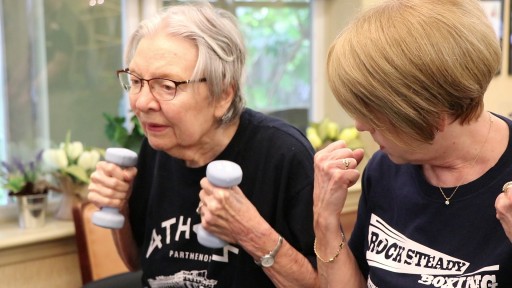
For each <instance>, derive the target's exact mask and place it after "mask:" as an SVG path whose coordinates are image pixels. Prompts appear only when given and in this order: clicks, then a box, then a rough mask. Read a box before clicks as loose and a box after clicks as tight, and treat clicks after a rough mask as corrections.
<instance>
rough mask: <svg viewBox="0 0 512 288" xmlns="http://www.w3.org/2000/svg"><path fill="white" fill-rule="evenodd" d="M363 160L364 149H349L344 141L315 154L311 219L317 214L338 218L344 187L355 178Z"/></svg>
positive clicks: (350, 184)
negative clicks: (313, 214) (312, 213)
mask: <svg viewBox="0 0 512 288" xmlns="http://www.w3.org/2000/svg"><path fill="white" fill-rule="evenodd" d="M363 157H364V150H362V149H356V150H352V149H349V148H347V146H346V144H345V142H344V141H336V142H334V143H332V144H330V145H328V146H327V147H325V148H324V149H322V150H320V151H318V152H317V153H316V154H315V183H314V194H313V200H314V201H313V202H314V205H313V210H314V211H315V217H317V216H318V215H319V214H322V215H331V216H333V217H335V218H338V217H339V215H340V213H341V210H342V208H343V206H344V205H345V200H346V198H347V192H348V187H350V186H352V185H354V184H355V183H356V182H357V180H358V179H359V176H360V173H359V171H358V170H357V169H356V167H357V166H358V164H359V163H360V162H361V160H362V159H363ZM317 220H318V219H317Z"/></svg>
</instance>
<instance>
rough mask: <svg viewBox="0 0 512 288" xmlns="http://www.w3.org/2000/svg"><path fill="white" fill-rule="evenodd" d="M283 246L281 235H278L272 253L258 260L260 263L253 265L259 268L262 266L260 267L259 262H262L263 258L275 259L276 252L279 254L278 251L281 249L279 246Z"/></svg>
mask: <svg viewBox="0 0 512 288" xmlns="http://www.w3.org/2000/svg"><path fill="white" fill-rule="evenodd" d="M282 245H283V237H281V235H279V238H278V239H277V244H276V247H274V249H273V250H272V251H270V252H269V253H268V254H266V255H264V256H262V257H261V258H260V261H256V260H255V261H254V263H256V264H257V265H258V266H260V267H263V265H261V262H262V261H263V259H264V258H266V257H267V258H268V257H272V258H275V257H276V255H277V252H279V249H281V246H282Z"/></svg>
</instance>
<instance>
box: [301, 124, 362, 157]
mask: <svg viewBox="0 0 512 288" xmlns="http://www.w3.org/2000/svg"><path fill="white" fill-rule="evenodd" d="M306 137H307V138H308V140H309V142H310V143H311V145H312V146H313V148H315V150H316V151H318V150H320V149H322V148H325V147H326V146H327V145H329V144H330V143H332V142H335V141H338V140H344V141H345V143H346V144H347V147H348V148H350V149H356V148H362V147H363V142H361V139H360V137H359V131H357V129H356V128H355V127H354V126H350V127H345V128H343V129H342V128H340V126H339V125H338V123H336V122H333V121H331V120H329V119H328V118H324V119H323V120H322V121H321V122H317V123H315V122H312V123H310V125H309V126H308V128H307V129H306Z"/></svg>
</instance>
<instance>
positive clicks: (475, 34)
mask: <svg viewBox="0 0 512 288" xmlns="http://www.w3.org/2000/svg"><path fill="white" fill-rule="evenodd" d="M327 62H328V63H327V70H328V71H327V73H328V80H329V85H330V87H331V89H332V91H333V93H334V95H335V97H336V99H337V101H338V102H339V103H340V105H341V106H342V107H343V109H344V110H345V111H346V112H347V113H348V114H349V115H350V116H351V117H353V118H354V119H356V120H359V121H361V122H363V123H365V124H367V125H370V126H371V127H373V128H375V129H382V133H385V134H387V135H391V136H395V137H397V138H395V141H396V142H397V143H401V144H408V145H410V143H411V140H413V141H416V142H417V143H431V142H432V140H433V139H434V137H435V133H436V130H437V128H438V127H439V125H440V123H441V120H442V119H443V117H444V116H448V117H449V119H455V121H460V123H461V124H467V123H469V122H471V121H472V120H473V119H475V118H476V117H477V116H478V115H480V114H481V112H482V109H483V95H484V93H485V91H486V89H487V87H488V85H489V83H490V81H491V80H492V78H493V76H494V75H495V74H496V72H497V71H498V69H499V66H500V62H501V49H500V45H499V42H498V39H497V36H496V33H495V32H494V30H493V28H492V26H491V25H490V23H489V21H488V19H487V17H486V15H485V14H484V12H483V10H482V8H481V7H480V4H479V1H478V0H388V1H385V2H383V3H382V4H380V5H378V6H375V7H374V8H371V9H369V10H367V11H365V12H363V13H362V14H360V16H358V17H357V18H356V19H355V20H353V21H352V22H351V23H350V24H349V25H348V27H346V28H345V29H344V30H343V31H342V32H341V34H340V35H339V36H338V37H337V39H336V40H335V41H334V43H333V44H332V45H331V47H330V50H329V53H328V60H327Z"/></svg>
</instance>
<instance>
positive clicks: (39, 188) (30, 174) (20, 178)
mask: <svg viewBox="0 0 512 288" xmlns="http://www.w3.org/2000/svg"><path fill="white" fill-rule="evenodd" d="M42 153H43V151H40V152H38V153H37V154H36V156H35V158H34V160H32V161H28V162H23V161H21V160H20V159H17V158H14V159H13V160H12V161H11V162H7V161H2V166H1V170H0V176H1V181H2V187H3V188H4V189H6V190H8V191H9V195H10V196H25V195H34V194H41V193H48V189H49V188H51V184H50V183H49V182H48V181H47V180H46V178H45V177H46V173H45V171H44V170H43V169H42Z"/></svg>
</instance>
